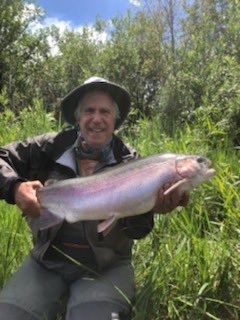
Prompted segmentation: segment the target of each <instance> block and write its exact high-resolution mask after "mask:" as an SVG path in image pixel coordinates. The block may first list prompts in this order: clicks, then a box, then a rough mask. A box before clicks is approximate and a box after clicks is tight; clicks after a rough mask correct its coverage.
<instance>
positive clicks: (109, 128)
mask: <svg viewBox="0 0 240 320" xmlns="http://www.w3.org/2000/svg"><path fill="white" fill-rule="evenodd" d="M80 108H81V109H80V117H79V119H78V124H79V126H80V131H81V134H82V136H83V138H84V139H85V141H86V143H87V144H88V145H89V146H91V147H93V148H100V147H102V146H103V145H104V144H106V143H107V142H108V141H109V140H110V139H111V137H112V134H113V131H114V126H115V118H116V109H115V106H114V101H113V100H112V98H111V97H110V96H109V95H108V94H106V93H104V92H101V91H93V92H89V93H87V94H86V95H85V96H84V97H83V99H82V101H81V107H80Z"/></svg>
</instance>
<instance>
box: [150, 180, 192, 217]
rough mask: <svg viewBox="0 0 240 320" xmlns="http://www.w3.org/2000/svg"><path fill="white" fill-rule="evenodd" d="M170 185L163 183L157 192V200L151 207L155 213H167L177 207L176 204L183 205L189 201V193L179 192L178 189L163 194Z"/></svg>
mask: <svg viewBox="0 0 240 320" xmlns="http://www.w3.org/2000/svg"><path fill="white" fill-rule="evenodd" d="M170 186H171V185H164V186H163V187H162V188H161V189H160V190H159V192H158V198H157V201H156V203H155V205H154V207H153V209H152V211H153V212H156V213H162V214H165V213H168V212H171V211H172V210H174V209H175V208H177V207H178V206H182V207H185V206H186V205H187V204H188V202H189V194H188V193H183V194H180V193H179V191H178V190H177V189H176V190H173V191H172V192H170V193H168V194H167V195H164V191H166V190H167V189H168V188H170Z"/></svg>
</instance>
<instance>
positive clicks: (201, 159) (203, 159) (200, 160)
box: [197, 157, 206, 163]
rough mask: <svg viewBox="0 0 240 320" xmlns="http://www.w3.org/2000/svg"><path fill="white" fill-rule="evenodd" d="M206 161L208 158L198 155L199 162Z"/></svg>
mask: <svg viewBox="0 0 240 320" xmlns="http://www.w3.org/2000/svg"><path fill="white" fill-rule="evenodd" d="M205 161H206V159H205V158H203V157H198V158H197V162H198V163H203V162H205Z"/></svg>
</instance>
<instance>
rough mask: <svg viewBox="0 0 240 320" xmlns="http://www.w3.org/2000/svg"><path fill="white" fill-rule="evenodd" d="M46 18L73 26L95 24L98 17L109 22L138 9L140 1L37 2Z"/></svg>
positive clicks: (60, 0) (40, 0) (76, 0)
mask: <svg viewBox="0 0 240 320" xmlns="http://www.w3.org/2000/svg"><path fill="white" fill-rule="evenodd" d="M36 3H37V4H38V5H39V6H40V7H42V8H43V9H44V10H45V12H46V18H51V19H57V20H59V21H68V22H70V23H71V25H73V26H80V25H84V24H94V22H95V19H96V16H100V17H101V18H102V19H104V20H109V19H110V18H112V17H114V16H116V15H122V14H124V13H126V11H127V10H128V9H131V10H133V11H134V10H136V9H138V3H139V0H36Z"/></svg>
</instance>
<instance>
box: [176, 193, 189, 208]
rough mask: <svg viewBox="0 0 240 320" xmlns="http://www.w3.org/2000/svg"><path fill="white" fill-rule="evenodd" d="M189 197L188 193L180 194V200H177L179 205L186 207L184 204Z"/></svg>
mask: <svg viewBox="0 0 240 320" xmlns="http://www.w3.org/2000/svg"><path fill="white" fill-rule="evenodd" d="M189 199H190V195H189V193H184V194H183V195H182V198H181V200H180V201H179V204H178V205H179V206H182V207H186V205H187V204H188V202H189Z"/></svg>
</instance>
